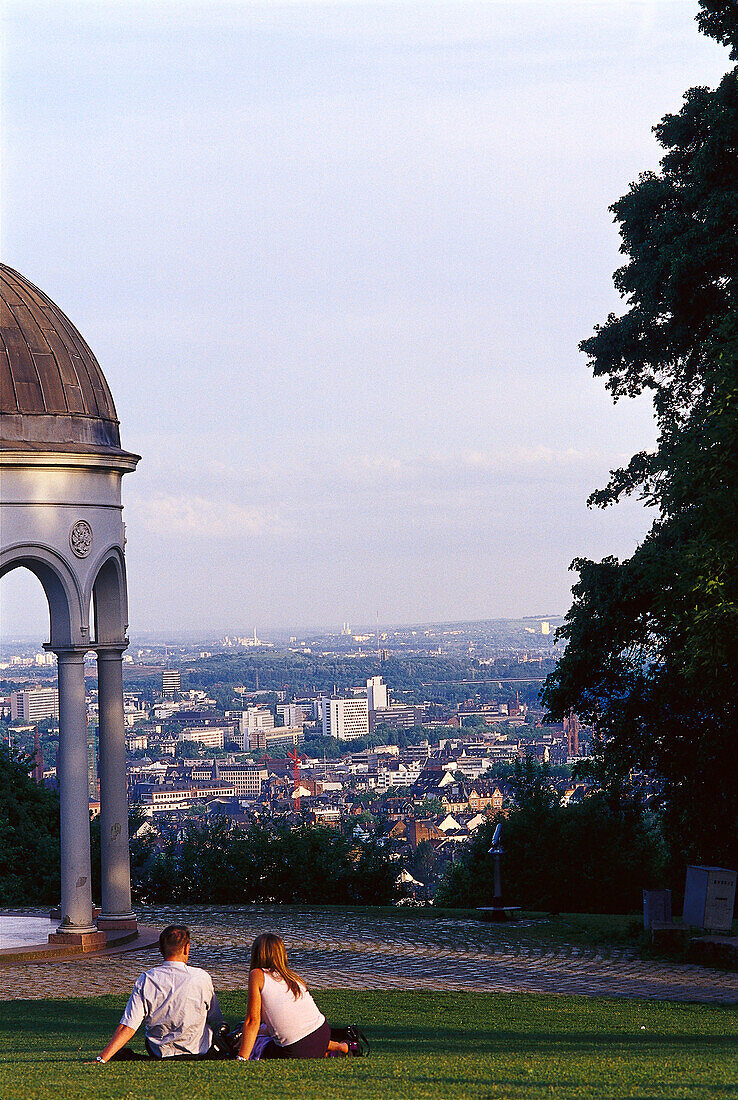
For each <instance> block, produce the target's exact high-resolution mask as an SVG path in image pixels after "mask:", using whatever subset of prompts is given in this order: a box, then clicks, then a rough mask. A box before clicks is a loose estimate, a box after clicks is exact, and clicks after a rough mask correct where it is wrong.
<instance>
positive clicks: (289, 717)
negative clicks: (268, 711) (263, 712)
mask: <svg viewBox="0 0 738 1100" xmlns="http://www.w3.org/2000/svg"><path fill="white" fill-rule="evenodd" d="M277 714H281V716H282V718H283V720H284V724H285V726H301V725H303V723H304V722H307V720H308V717H309V712H308V709H307V707H304V706H303V705H302V704H301V703H278V704H277Z"/></svg>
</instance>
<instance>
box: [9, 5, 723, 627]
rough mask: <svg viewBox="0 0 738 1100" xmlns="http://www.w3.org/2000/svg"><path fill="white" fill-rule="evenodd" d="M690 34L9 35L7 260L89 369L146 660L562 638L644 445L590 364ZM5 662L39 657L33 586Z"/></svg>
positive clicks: (382, 13) (378, 17)
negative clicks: (503, 625)
mask: <svg viewBox="0 0 738 1100" xmlns="http://www.w3.org/2000/svg"><path fill="white" fill-rule="evenodd" d="M696 10H697V4H696V0H689V2H686V3H683V2H681V0H663V2H661V3H645V2H615V0H612V2H607V3H586V2H579V3H572V2H568V3H567V2H564V0H556V2H548V3H527V2H525V3H524V2H516V3H496V2H494V0H487V2H486V3H473V2H467V3H452V2H445V0H444V2H438V3H412V2H408V0H398V2H396V3H385V4H379V3H349V2H344V3H334V4H322V3H297V2H295V3H287V4H275V3H268V4H258V3H246V2H243V3H236V2H231V3H222V4H214V3H190V4H186V3H181V2H177V3H154V2H147V3H141V4H128V3H122V2H111V3H97V4H93V3H87V2H84V0H75V2H73V3H58V2H54V3H50V4H44V5H41V4H35V3H32V2H28V0H23V2H15V3H13V2H12V0H5V4H4V52H3V95H2V124H3V130H2V145H3V149H4V157H3V178H2V184H3V187H2V211H3V224H2V256H3V260H4V261H5V262H6V263H8V264H10V265H11V266H12V267H15V268H17V269H18V270H20V271H21V272H22V273H23V274H25V275H26V276H28V277H29V278H30V279H31V280H32V281H33V282H35V283H37V284H38V285H39V286H41V287H42V288H43V289H44V290H45V291H46V292H47V293H48V294H50V296H51V297H52V298H53V299H54V300H55V301H57V302H58V304H59V305H60V306H61V308H62V309H64V310H65V312H67V313H68V314H69V316H70V317H71V319H72V320H73V321H74V323H75V324H76V325H77V327H78V328H79V329H80V330H81V332H82V333H83V334H84V336H85V337H86V339H87V340H88V342H89V343H90V345H91V347H92V348H93V350H94V351H95V353H96V355H97V357H98V359H99V361H100V363H101V365H102V367H103V370H104V372H105V375H106V377H107V379H108V381H109V383H110V386H111V389H112V391H113V395H114V398H115V402H116V406H117V410H118V415H119V417H120V420H121V433H122V440H123V445H124V446H125V447H126V448H127V449H129V450H132V451H136V452H137V453H139V454H141V455H142V456H143V459H142V461H141V463H140V466H139V469H138V471H137V472H136V473H135V474H130V475H128V476H127V477H126V479H125V481H124V504H125V513H124V515H125V519H126V523H127V534H128V545H127V557H128V568H129V587H130V619H131V632H132V633H133V634H135V633H136V632H137V631H145V630H158V629H161V630H175V629H177V628H190V627H191V628H200V627H201V628H202V629H203V632H205V631H210V630H215V631H226V630H229V631H235V630H246V629H248V628H251V627H253V625H254V624H257V625H258V626H260V627H262V628H265V629H266V628H268V627H269V626H278V625H284V626H290V625H294V626H300V625H308V624H329V625H330V624H340V623H341V622H342V621H343V620H350V621H351V622H352V623H360V622H373V621H374V619H375V615H376V614H377V612H378V613H379V617H380V621H382V622H398V621H419V620H431V619H460V618H489V617H499V616H508V615H510V616H513V615H523V614H543V613H546V612H549V613H555V612H563V611H565V610H566V608H567V607H568V604H569V590H570V586H571V583H572V579H573V578H572V574H570V573H569V572H568V571H567V569H568V565H569V563H570V561H571V559H572V558H573V557H574V556H576V555H588V556H590V557H601V556H603V555H605V554H608V553H615V554H618V555H625V554H628V553H630V552H631V551H632V549H633V547H634V545H635V543H636V541H637V540H638V539H639V538H640V537H641V536H642V534H643V532H644V531H645V529H646V527H647V525H648V523H649V519H648V517H647V516H646V515H645V514H644V513H643V512H642V510H641V509H640V507H639V506H638V505H636V504H628V505H627V506H621V507H619V508H618V509H616V510H609V511H607V512H604V513H602V512H597V511H594V512H593V511H590V510H588V509H587V508H586V505H585V501H586V497H587V495H588V493H589V492H590V491H591V490H592V489H593V488H595V487H596V486H598V485H600V484H602V483H603V482H604V481H605V480H606V478H607V473H608V470H609V469H610V468H612V467H613V466H615V465H617V464H619V463H621V462H622V461H624V460H625V459H627V458H628V457H629V456H630V454H631V453H633V451H635V450H637V449H640V448H641V447H643V446H649V445H650V444H651V443H652V441H653V438H654V431H653V426H652V418H651V414H650V408H649V406H648V404H646V403H644V402H635V403H634V402H625V403H620V404H618V405H617V406H613V405H612V403H611V401H610V399H609V398H608V396H607V395H606V394H605V392H604V387H603V386H602V384H601V383H600V382H595V381H594V380H593V379H592V378H591V377H590V376H589V373H588V371H587V368H586V363H585V360H584V357H583V356H582V355H581V354H580V353H579V352H578V351H577V344H578V341H579V340H580V339H582V338H584V337H586V336H588V335H589V333H590V332H591V329H592V326H593V324H595V323H596V322H598V321H603V320H604V319H605V318H606V316H607V314H608V312H609V311H610V310H616V311H617V310H619V309H620V304H619V301H618V299H617V296H616V294H615V292H614V290H613V288H612V272H613V270H614V269H615V268H616V267H617V266H618V263H619V262H621V261H620V257H619V254H618V246H619V238H618V235H617V232H616V230H615V228H614V226H613V225H612V220H611V215H610V214H609V213H608V210H607V207H608V205H609V204H610V203H612V202H613V201H614V200H615V199H617V198H618V197H619V196H620V195H621V194H622V193H623V192H624V191H625V190H626V189H627V186H628V184H629V182H630V181H631V180H633V179H635V178H636V177H637V176H638V174H639V172H641V171H643V170H645V169H648V168H654V167H656V166H657V162H658V147H657V145H656V143H655V140H654V138H653V135H652V133H651V127H652V126H653V124H654V123H656V122H657V121H658V119H659V118H660V117H661V116H662V115H663V114H664V113H666V112H667V111H676V110H678V109H679V107H680V104H681V98H682V95H683V92H684V91H685V90H686V89H687V88H688V87H689V86H691V85H694V84H711V85H714V84H715V83H716V82H717V81H718V80H719V78H720V76H721V75H722V73H723V72H724V71H725V70H726V69H727V68H728V66H729V61H728V57H727V53H726V51H725V50H723V49H722V48H721V47H719V46H717V45H716V44H715V43H713V42H712V41H711V40H707V39H705V38H703V37H702V36H701V35H699V34H698V32H697V29H696V26H695V24H694V15H695V13H696ZM2 596H3V632H4V633H5V634H6V635H7V634H13V633H18V632H23V633H30V632H33V631H36V630H37V631H38V632H39V636H41V635H42V634H43V632H44V630H45V629H46V624H47V615H46V613H45V607H44V601H43V595H42V593H41V589H40V587H39V586H38V584H37V582H35V580H34V579H33V578H31V577H30V576H29V575H27V574H26V575H25V576H24V575H23V571H16V573H14V574H12V575H11V576H9V577H7V578H5V579H4V581H3V584H2Z"/></svg>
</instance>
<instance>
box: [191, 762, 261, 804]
mask: <svg viewBox="0 0 738 1100" xmlns="http://www.w3.org/2000/svg"><path fill="white" fill-rule="evenodd" d="M212 778H213V768H212V765H211V764H210V763H209V762H208V763H207V765H204V766H197V765H196V766H195V767H194V768H193V769H192V779H193V782H199V783H203V782H205V781H206V780H208V779H212ZM268 778H269V772H268V771H267V769H266V768H265V767H263V766H262V765H261V764H218V773H217V780H219V781H221V782H223V783H227V784H228V785H229V786H232V787H233V791H234V795H235V797H236V798H258V797H259V795H260V794H261V788H262V784H263V783H266V781H267V779H268Z"/></svg>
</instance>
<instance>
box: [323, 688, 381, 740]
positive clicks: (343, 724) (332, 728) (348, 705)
mask: <svg viewBox="0 0 738 1100" xmlns="http://www.w3.org/2000/svg"><path fill="white" fill-rule="evenodd" d="M321 707H322V715H323V736H324V737H336V738H338V740H339V741H355V740H356V739H357V738H359V737H368V736H369V704H368V702H367V700H366V699H365V698H364V699H362V698H358V699H323V700H321Z"/></svg>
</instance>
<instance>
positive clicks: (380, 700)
mask: <svg viewBox="0 0 738 1100" xmlns="http://www.w3.org/2000/svg"><path fill="white" fill-rule="evenodd" d="M366 698H367V703H368V705H369V713H370V714H371V712H372V711H373V710H386V709H387V707H388V706H389V688H388V687H387V685H386V684H385V683H383V681H382V677H381V676H372V678H371V679H370V680H367V682H366Z"/></svg>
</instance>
